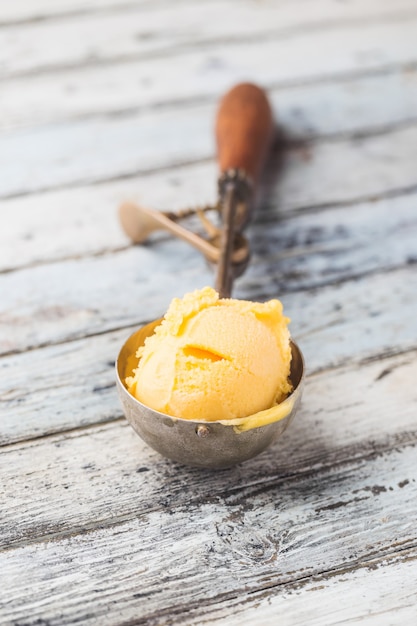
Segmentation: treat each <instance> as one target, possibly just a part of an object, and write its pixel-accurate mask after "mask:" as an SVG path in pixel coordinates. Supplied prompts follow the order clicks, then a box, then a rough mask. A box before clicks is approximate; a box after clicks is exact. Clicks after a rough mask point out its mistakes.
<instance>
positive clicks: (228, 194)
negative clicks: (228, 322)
mask: <svg viewBox="0 0 417 626" xmlns="http://www.w3.org/2000/svg"><path fill="white" fill-rule="evenodd" d="M236 205H237V198H236V188H235V185H234V184H233V183H229V184H228V185H227V187H226V190H225V194H224V200H223V211H222V215H223V228H222V235H221V239H220V257H219V262H218V265H217V273H216V283H215V287H216V291H217V292H218V293H219V296H220V298H230V296H231V293H232V285H233V278H234V273H233V270H232V267H231V265H232V252H233V246H234V238H235V228H234V222H235V215H236Z"/></svg>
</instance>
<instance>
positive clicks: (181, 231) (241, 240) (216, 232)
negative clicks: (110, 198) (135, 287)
mask: <svg viewBox="0 0 417 626" xmlns="http://www.w3.org/2000/svg"><path fill="white" fill-rule="evenodd" d="M196 212H197V211H196ZM173 217H174V215H173V214H172V213H164V212H162V211H155V210H153V209H149V208H147V207H143V206H139V205H137V204H134V203H133V202H124V203H123V204H122V205H121V206H120V207H119V218H120V221H121V224H122V226H123V230H124V231H125V233H126V234H127V235H128V236H129V237H130V239H131V240H132V241H133V242H134V243H143V242H144V241H145V240H146V239H147V238H148V236H149V235H150V234H151V233H152V232H154V231H155V230H159V229H164V230H167V231H168V232H170V233H171V234H172V235H175V236H176V237H179V238H180V239H182V240H183V241H186V242H187V243H189V244H190V245H192V246H193V247H194V248H196V249H197V250H198V251H199V252H202V254H203V255H204V256H205V258H206V259H207V261H209V262H210V263H215V264H217V263H218V262H219V259H220V248H219V241H220V240H221V230H220V229H219V228H217V227H216V226H215V225H214V224H211V223H208V221H207V222H204V221H203V224H204V225H205V227H206V230H209V231H210V233H209V234H210V239H205V238H204V237H201V236H200V235H198V234H197V233H194V232H193V231H191V230H189V229H187V228H184V226H181V224H179V223H178V222H177V221H176V220H175V219H173ZM209 224H210V225H209ZM248 260H249V243H248V241H247V239H246V238H245V237H243V235H240V236H236V237H234V238H232V239H231V251H230V259H229V263H231V264H232V265H233V266H235V267H236V268H238V267H240V266H242V264H245V267H246V264H247V262H248Z"/></svg>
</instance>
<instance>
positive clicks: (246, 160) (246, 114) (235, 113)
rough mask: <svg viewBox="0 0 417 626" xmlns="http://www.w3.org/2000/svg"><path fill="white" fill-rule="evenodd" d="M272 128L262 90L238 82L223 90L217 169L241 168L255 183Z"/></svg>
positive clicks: (265, 155) (266, 101)
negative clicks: (228, 89) (225, 91)
mask: <svg viewBox="0 0 417 626" xmlns="http://www.w3.org/2000/svg"><path fill="white" fill-rule="evenodd" d="M273 131H274V122H273V118H272V112H271V107H270V105H269V102H268V98H267V96H266V94H265V92H264V91H263V90H262V89H260V87H257V86H256V85H252V84H251V83H241V84H239V85H236V86H235V87H233V88H232V89H231V90H230V91H228V92H227V93H226V95H225V96H224V97H223V99H222V100H221V102H220V106H219V110H218V113H217V119H216V139H217V154H218V161H219V166H220V171H221V172H225V171H226V170H228V169H231V168H234V169H236V168H239V169H243V170H244V171H245V172H246V173H247V174H248V175H249V176H250V177H251V178H252V180H253V181H254V182H256V181H257V180H258V178H259V175H260V173H261V170H262V167H263V165H264V164H265V160H266V157H267V154H268V149H269V147H270V144H271V141H272V137H273Z"/></svg>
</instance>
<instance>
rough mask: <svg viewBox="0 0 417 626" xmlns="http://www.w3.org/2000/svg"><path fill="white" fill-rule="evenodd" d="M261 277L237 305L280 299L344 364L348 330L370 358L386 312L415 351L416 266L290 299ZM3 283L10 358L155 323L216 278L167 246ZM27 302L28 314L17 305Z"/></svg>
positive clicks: (9, 277)
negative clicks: (338, 350)
mask: <svg viewBox="0 0 417 626" xmlns="http://www.w3.org/2000/svg"><path fill="white" fill-rule="evenodd" d="M174 255H175V257H174ZM172 258H175V260H176V263H177V264H178V265H177V267H178V270H177V271H179V268H183V269H182V270H181V273H178V274H177V277H176V282H175V284H173V281H172V279H171V271H172V261H171V259H172ZM318 265H319V267H320V266H321V263H318ZM265 269H266V268H265ZM256 271H258V272H259V271H260V267H259V266H258V269H256V267H255V266H254V267H253V268H250V269H249V271H248V273H247V275H246V276H244V277H243V278H242V279H241V280H240V281H239V282H237V283H236V289H235V292H234V295H235V297H238V298H242V299H246V300H248V299H249V300H251V299H252V300H254V299H255V300H256V299H257V298H258V299H259V298H262V299H267V298H270V297H277V296H281V299H282V301H283V303H284V306H285V307H286V311H287V312H288V314H289V315H290V316H291V317H292V319H293V320H294V323H293V334H294V336H295V337H296V338H297V337H298V338H299V339H303V342H304V341H305V342H306V343H307V344H308V342H309V341H310V339H309V337H310V334H311V327H312V326H313V327H316V328H323V329H324V332H325V333H326V335H327V337H328V339H327V341H329V342H332V341H337V342H338V343H339V342H340V344H341V345H342V346H344V349H345V350H346V351H347V354H346V357H347V356H348V355H349V354H351V353H352V349H351V348H350V347H349V346H352V348H353V344H352V342H351V340H350V341H349V340H348V339H347V338H344V337H343V335H344V333H345V332H346V331H347V329H348V328H349V327H350V328H351V329H352V331H354V329H355V325H356V324H359V326H358V327H357V328H360V327H361V328H362V330H363V331H364V332H365V334H366V339H361V337H360V334H359V331H357V333H354V336H356V334H357V336H358V342H357V343H358V345H357V349H358V354H363V351H364V352H365V355H364V356H366V352H367V351H368V350H369V352H371V353H372V352H373V350H372V346H373V344H374V342H375V338H376V337H377V336H378V334H379V333H380V332H382V328H381V326H380V321H381V312H382V310H385V312H386V314H387V315H390V314H392V313H394V312H395V314H394V315H395V318H393V320H394V319H397V311H400V313H401V315H400V318H399V319H400V320H401V321H400V322H399V323H398V324H397V325H396V327H397V326H398V330H397V342H398V347H399V348H400V346H404V345H407V342H409V343H410V345H414V340H415V332H416V324H415V309H414V305H415V302H414V300H415V299H414V296H413V294H414V293H415V281H416V280H417V273H416V272H415V270H414V267H413V265H411V266H410V267H409V268H405V269H401V270H398V271H396V272H392V273H387V274H386V275H384V274H381V275H368V276H364V277H363V279H362V280H360V281H358V280H354V281H352V282H350V281H344V282H342V283H341V284H339V285H338V284H335V285H329V286H327V287H323V289H321V290H320V291H317V290H312V291H308V290H306V291H302V292H291V293H286V294H284V293H282V289H281V285H282V284H283V283H285V284H286V285H287V287H288V286H289V285H288V282H289V280H290V278H291V279H292V278H294V279H295V280H296V279H297V276H295V277H291V276H288V277H287V278H288V280H287V281H286V280H285V277H283V276H282V275H278V274H277V272H276V269H273V270H270V271H271V273H270V274H268V275H267V278H266V279H265V280H263V282H262V291H260V289H259V286H258V284H257V279H256ZM120 276H122V277H123V281H120V280H119V277H120ZM333 277H334V274H333ZM302 278H303V276H302ZM0 279H1V280H0V283H1V288H2V289H4V293H7V294H8V298H7V301H4V302H1V303H0V305H1V307H2V308H1V310H0V314H1V326H0V331H1V334H0V353H3V354H7V353H10V352H15V351H22V350H25V349H28V348H35V347H38V346H41V345H46V344H48V343H57V342H62V341H67V340H70V339H76V338H80V337H83V336H85V335H93V334H97V333H103V332H108V331H110V330H116V329H119V328H121V327H127V326H132V325H134V324H137V325H139V324H140V323H144V322H146V321H150V320H152V319H156V318H158V317H160V315H161V314H162V313H163V312H164V311H165V310H166V307H167V304H168V303H169V301H170V300H171V298H172V297H174V296H182V295H183V294H184V293H186V292H188V291H192V290H193V289H197V288H199V287H203V286H204V285H207V284H211V283H212V274H211V272H210V271H209V270H208V269H207V268H206V266H205V264H204V262H203V260H202V259H200V257H197V258H196V257H195V255H194V253H193V251H192V250H191V249H189V248H188V247H187V246H185V245H182V246H181V245H180V242H173V241H164V242H163V243H162V242H161V244H160V245H159V246H158V247H157V249H155V248H146V247H140V248H131V249H129V250H126V251H123V252H120V253H119V254H117V255H112V256H103V257H98V258H92V259H83V260H80V261H68V262H65V263H57V264H51V265H45V266H39V267H35V268H32V269H30V270H22V271H20V272H18V273H16V274H13V273H12V274H4V275H2V276H1V277H0ZM319 283H320V281H319ZM45 284H47V285H48V286H49V290H48V292H47V293H45V291H44V290H43V285H45ZM68 284H74V285H75V284H76V285H77V289H73V290H68V288H67V285H68ZM293 284H294V283H293ZM29 285H30V286H29ZM127 285H128V286H129V288H128V289H127V288H126V286H127ZM388 285H390V286H391V288H390V289H389V288H388ZM294 287H296V283H295V284H294ZM22 294H24V301H25V306H24V307H22V306H21V305H20V302H21V298H22ZM370 294H372V297H370ZM413 303H414V305H413ZM399 307H400V308H399ZM318 315H319V316H320V317H319V318H318V317H317V316H318ZM314 320H316V321H314ZM312 322H313V323H312ZM365 329H366V331H365ZM341 333H342V336H340V334H341ZM314 341H315V339H313V342H314ZM387 343H388V345H390V342H387ZM361 346H362V347H361ZM331 349H332V348H331V347H330V348H329V350H330V351H331ZM322 354H323V355H324V351H323V352H322ZM324 361H325V362H326V361H327V359H326V358H325V359H324Z"/></svg>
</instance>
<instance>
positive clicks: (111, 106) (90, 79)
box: [0, 62, 417, 138]
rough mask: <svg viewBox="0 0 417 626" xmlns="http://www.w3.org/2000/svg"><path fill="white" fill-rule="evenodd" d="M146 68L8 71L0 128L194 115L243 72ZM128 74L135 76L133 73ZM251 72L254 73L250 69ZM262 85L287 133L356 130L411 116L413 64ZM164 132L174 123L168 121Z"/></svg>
mask: <svg viewBox="0 0 417 626" xmlns="http://www.w3.org/2000/svg"><path fill="white" fill-rule="evenodd" d="M146 68H147V65H145V66H144V65H143V64H142V63H140V62H130V63H119V64H115V65H110V66H106V67H102V66H100V65H99V66H97V67H93V68H83V69H82V70H80V69H74V70H67V71H65V72H60V73H59V74H52V75H50V74H41V75H36V76H33V77H24V78H22V79H18V78H17V79H9V80H7V81H5V82H3V84H2V97H1V101H0V114H1V118H0V128H3V129H6V130H11V129H13V128H20V127H30V126H31V125H36V126H38V125H42V124H46V123H51V122H54V123H56V122H60V121H63V120H68V119H73V118H75V119H77V118H85V117H92V116H94V115H101V116H103V115H113V116H114V115H118V116H122V115H125V116H129V115H132V114H133V115H134V114H135V113H137V112H138V111H149V110H153V112H154V115H155V116H156V117H158V109H160V108H165V109H169V108H171V107H173V108H175V109H176V110H178V109H179V108H181V107H183V106H186V107H187V110H188V112H189V115H195V113H194V109H195V108H197V107H196V106H195V104H196V103H199V106H198V110H200V109H201V108H202V107H204V103H205V102H207V101H209V102H213V101H217V99H218V98H219V97H220V96H221V95H222V93H223V92H224V90H225V89H227V88H228V87H229V86H230V85H231V84H232V83H234V82H235V81H237V80H241V79H242V78H244V76H243V75H242V74H241V73H238V72H237V71H236V67H235V66H234V65H233V66H231V68H230V75H229V76H228V77H227V78H226V79H222V80H221V82H218V81H217V82H216V81H213V79H212V81H213V82H212V84H211V83H210V82H209V81H207V85H206V86H205V91H204V92H200V93H195V94H193V93H192V92H190V91H186V90H185V91H184V92H181V93H178V92H177V91H175V89H174V85H172V84H171V82H170V81H168V80H163V81H162V80H161V82H159V78H158V77H159V75H160V71H158V72H156V73H155V74H154V75H153V74H152V75H149V74H148V73H147V74H145V70H146ZM233 69H234V73H233V72H232V70H233ZM372 72H374V74H373V73H372ZM132 75H134V76H136V77H137V80H132ZM252 79H253V80H255V79H256V80H259V79H258V77H257V75H256V74H255V73H253V75H252ZM294 83H295V84H294ZM210 85H211V88H210V89H208V87H210ZM263 85H264V86H265V87H269V88H270V89H269V92H270V96H271V100H272V104H273V105H274V108H275V112H276V116H277V119H279V120H280V121H281V122H282V124H283V125H284V126H285V128H286V130H287V131H288V132H289V134H290V136H295V137H301V138H305V137H309V136H314V135H316V134H317V133H319V134H321V135H328V134H331V133H337V132H351V131H354V132H360V131H363V130H366V129H368V128H369V129H374V128H380V127H385V126H389V125H390V124H391V125H393V124H398V123H402V122H404V121H407V120H410V119H415V110H416V107H415V102H416V98H417V96H416V91H417V73H416V67H415V64H408V65H406V66H402V65H395V64H394V65H393V66H392V67H391V68H390V67H385V66H384V67H381V68H376V69H375V70H368V71H367V70H365V71H362V70H361V69H360V68H354V69H352V70H350V71H348V72H346V73H342V74H341V75H340V76H329V77H327V78H326V77H322V78H321V79H320V76H317V77H316V78H314V77H310V79H309V80H307V83H306V84H303V80H302V77H301V78H300V79H299V80H298V81H297V80H296V79H295V80H294V81H291V80H287V81H281V83H280V81H276V80H274V78H273V77H272V76H266V77H265V78H264V80H263ZM185 87H186V86H185ZM397 94H398V95H397ZM400 94H401V96H400ZM381 101H383V102H384V106H383V107H381V106H380V103H381ZM154 107H155V109H154ZM204 111H206V112H202V114H201V124H202V129H203V128H205V127H206V125H207V124H208V123H209V121H210V120H212V119H213V118H214V107H213V104H209V105H206V106H205V108H204ZM352 113H354V114H353V115H352ZM161 121H162V122H163V118H162V120H161ZM166 132H172V130H170V128H169V127H168V128H167V130H166ZM202 132H203V131H202Z"/></svg>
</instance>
